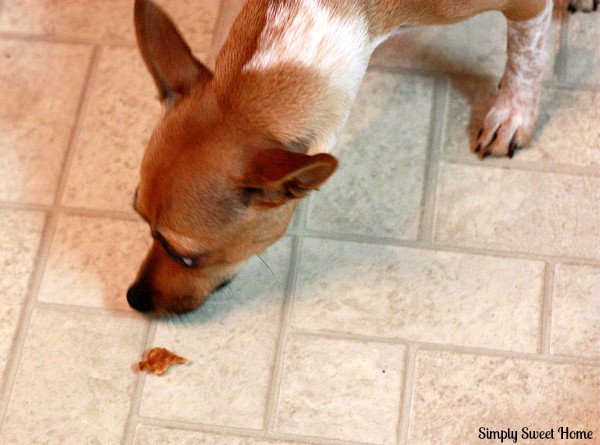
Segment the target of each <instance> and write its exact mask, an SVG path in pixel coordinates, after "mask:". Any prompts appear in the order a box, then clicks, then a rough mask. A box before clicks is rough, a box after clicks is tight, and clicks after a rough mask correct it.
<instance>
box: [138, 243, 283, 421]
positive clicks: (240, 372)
mask: <svg viewBox="0 0 600 445" xmlns="http://www.w3.org/2000/svg"><path fill="white" fill-rule="evenodd" d="M290 249H291V243H290V240H289V239H287V238H284V239H283V240H282V241H280V242H279V243H278V244H277V245H276V246H274V247H273V248H271V249H270V250H269V251H268V252H266V253H265V254H263V255H261V256H262V258H263V259H264V260H265V262H266V263H267V264H268V265H269V267H270V268H271V269H272V271H273V273H274V275H273V274H272V273H271V271H269V269H268V268H267V266H266V265H265V264H264V263H263V262H262V261H260V260H259V259H257V258H253V259H251V260H250V262H249V264H247V265H246V266H245V267H244V268H243V269H242V270H241V272H240V273H239V274H238V276H237V277H236V278H235V280H234V281H233V282H232V283H231V284H230V285H229V286H228V287H226V288H225V289H223V290H222V291H220V292H218V293H217V294H215V295H213V296H212V297H211V298H210V299H209V300H208V301H207V302H206V303H205V304H204V305H203V306H202V307H200V308H199V309H198V310H197V311H196V312H195V313H194V314H192V315H190V316H188V317H186V318H184V321H183V322H181V323H178V322H176V323H168V322H167V323H161V324H159V326H158V330H157V333H156V338H155V344H156V345H160V346H163V347H166V348H169V349H171V350H173V351H175V352H177V353H179V354H181V355H183V356H184V357H187V358H189V359H190V360H191V363H190V364H189V365H187V366H180V367H178V368H176V369H173V370H172V372H169V373H168V374H166V375H165V376H162V377H160V378H157V377H154V376H148V377H146V380H145V384H144V392H143V396H142V404H141V408H140V412H141V415H142V416H149V417H158V418H166V419H175V420H185V421H189V422H200V423H208V424H215V425H225V426H231V427H240V428H252V429H262V428H263V427H264V415H265V412H264V411H265V404H266V401H267V393H268V389H269V384H270V378H271V368H272V366H273V360H274V354H275V346H276V342H277V338H278V335H279V325H280V313H281V305H282V302H283V298H284V297H283V295H284V291H283V290H284V288H285V286H286V275H287V270H288V267H289V256H290ZM188 318H191V319H192V321H193V322H189V321H186V320H188ZM173 400H177V403H172V401H173Z"/></svg>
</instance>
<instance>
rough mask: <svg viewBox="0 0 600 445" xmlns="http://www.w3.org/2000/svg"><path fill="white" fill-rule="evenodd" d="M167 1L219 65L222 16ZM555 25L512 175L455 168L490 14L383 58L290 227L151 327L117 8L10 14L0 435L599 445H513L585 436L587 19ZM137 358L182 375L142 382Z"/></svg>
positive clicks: (595, 59)
mask: <svg viewBox="0 0 600 445" xmlns="http://www.w3.org/2000/svg"><path fill="white" fill-rule="evenodd" d="M227 1H229V0H227ZM161 3H162V4H163V5H165V6H166V8H167V9H168V10H169V11H170V12H171V14H172V15H173V16H175V18H176V20H177V22H178V23H179V24H180V26H181V28H182V30H183V32H184V34H185V35H186V36H187V37H188V38H189V39H190V41H191V44H192V47H193V48H194V50H195V52H196V53H197V54H199V55H200V56H201V57H202V58H210V55H211V54H212V52H211V51H212V47H211V45H212V43H211V42H212V41H213V36H219V35H222V34H223V30H222V29H220V28H218V27H217V23H218V22H219V20H218V17H219V16H221V17H222V16H223V13H224V12H226V11H225V10H224V9H220V5H219V2H218V0H170V1H166V0H164V1H161ZM229 5H231V3H229ZM219 11H221V15H219ZM225 15H226V14H225ZM561 23H562V26H560V27H558V26H557V27H556V28H555V31H554V33H553V38H552V40H553V62H554V63H553V67H552V69H551V70H550V72H549V73H548V75H547V77H546V84H545V87H546V94H545V97H544V104H543V108H542V112H541V117H540V127H539V129H538V132H537V136H536V139H535V141H534V142H533V144H532V147H531V149H528V150H525V151H522V152H520V153H518V155H517V156H515V158H514V159H512V160H507V159H487V160H485V161H483V162H480V161H478V160H476V159H475V158H474V157H473V156H472V155H471V153H470V152H469V143H470V142H471V141H472V140H473V135H474V134H476V132H477V127H476V125H477V122H479V120H480V119H481V114H482V113H483V112H484V111H485V109H486V107H487V106H489V104H490V100H491V98H492V97H493V91H494V85H495V84H496V82H497V78H498V76H499V75H500V74H501V70H502V65H503V63H504V55H503V50H502V48H503V46H504V30H505V25H504V23H503V20H502V19H501V17H498V16H497V15H494V14H487V15H484V16H480V17H478V18H475V19H473V20H470V21H468V22H466V23H463V24H460V25H454V26H451V27H441V28H434V29H413V30H409V31H407V32H406V33H405V34H403V35H401V36H399V37H398V38H396V39H395V40H394V41H391V42H388V43H387V44H386V45H385V46H383V47H381V48H380V49H379V50H378V52H377V54H376V55H375V57H374V58H373V62H372V68H371V69H370V71H369V73H368V74H367V76H366V78H365V81H364V84H363V86H362V89H361V92H360V94H359V97H358V99H357V102H356V105H355V108H354V112H353V113H352V115H351V117H350V120H349V123H348V126H347V129H346V131H345V133H344V134H343V135H342V137H341V140H340V144H339V146H338V147H337V148H336V150H335V153H336V154H337V155H338V157H339V159H340V161H341V167H340V169H339V171H338V172H337V173H336V175H335V176H334V177H333V179H332V180H331V181H330V182H329V183H328V184H327V185H326V186H324V187H323V188H322V190H321V191H320V192H318V193H317V194H314V195H313V196H312V197H311V198H310V200H309V201H307V202H305V203H304V204H303V205H302V206H301V209H300V212H299V214H298V217H297V218H296V220H295V224H294V225H293V227H292V228H291V229H290V230H289V233H288V235H287V236H286V237H285V238H284V239H283V240H282V241H281V242H279V243H278V244H277V245H275V246H274V247H273V248H272V249H270V250H269V251H268V252H267V253H265V255H264V256H263V260H264V263H263V262H262V261H260V260H259V259H257V258H256V259H252V260H251V261H250V262H249V263H248V265H247V266H246V267H245V268H244V269H243V271H242V272H241V274H240V276H239V277H238V278H236V280H235V281H234V283H233V284H232V285H231V286H230V287H229V288H227V289H226V290H224V291H222V292H220V293H219V294H217V295H215V296H213V297H212V298H211V299H210V301H209V302H208V303H207V304H206V305H205V306H203V307H202V308H201V309H200V310H199V311H198V312H197V313H195V314H193V315H191V316H189V317H186V318H184V319H182V320H171V321H149V320H147V319H145V318H143V317H140V316H138V315H136V314H134V313H132V312H131V311H129V310H128V308H127V305H126V303H125V301H124V291H125V289H126V287H127V285H128V283H129V282H130V281H131V280H132V278H133V277H134V274H135V272H136V268H137V265H138V263H139V261H140V259H141V258H142V257H143V255H144V249H145V248H146V247H147V245H148V243H149V237H148V236H147V228H146V227H145V225H144V224H143V223H142V222H140V221H139V219H138V218H137V217H136V216H135V215H134V214H133V212H132V211H131V209H130V202H131V196H132V192H133V189H134V187H135V184H136V183H137V170H138V165H139V162H140V158H141V155H142V153H143V149H144V145H145V142H146V140H147V139H148V136H149V133H150V130H151V128H152V126H153V124H154V122H155V121H156V119H157V117H158V116H159V114H160V107H159V105H158V103H157V102H156V100H155V96H156V93H155V91H154V87H153V84H152V82H151V79H150V77H149V75H148V74H147V73H146V71H145V69H144V66H143V64H142V62H141V60H140V59H139V57H138V55H137V51H136V48H135V44H134V35H133V31H132V25H131V5H130V2H128V1H123V0H102V1H100V0H94V1H88V0H85V1H84V0H61V1H59V2H58V1H50V0H36V1H33V0H32V1H23V0H3V1H0V97H2V103H1V105H0V153H1V156H0V267H1V270H2V272H1V273H0V298H1V302H2V304H1V306H0V359H1V362H0V364H1V367H2V369H1V373H0V378H1V379H0V390H1V393H0V421H1V429H0V443H1V444H6V445H13V444H16V445H18V444H77V445H79V444H110V445H114V444H119V443H123V444H136V445H146V444H157V445H158V444H210V445H213V444H217V445H219V444H223V445H259V444H260V445H267V444H270V445H275V444H279V445H283V444H313V445H325V444H329V445H341V444H385V445H392V444H394V445H395V444H414V445H422V444H452V445H454V444H456V445H462V444H480V443H499V442H498V441H495V442H493V441H484V440H480V439H479V438H478V434H479V428H480V427H487V428H490V429H500V428H509V427H510V428H512V429H520V428H522V427H529V428H534V429H550V428H555V429H556V428H557V427H560V426H567V427H569V428H571V429H575V430H592V431H593V432H594V436H593V437H594V438H593V439H592V440H587V441H576V440H571V441H569V442H567V441H559V440H554V441H552V440H550V441H543V442H539V441H538V442H531V441H529V442H528V441H523V440H520V441H519V443H566V444H575V443H582V444H583V443H585V444H600V46H599V43H598V42H600V15H598V14H596V15H577V16H573V17H567V18H565V19H564V20H563V21H562V22H561ZM265 263H266V264H268V265H269V266H270V269H271V270H269V269H267V267H266V266H265ZM151 345H161V346H165V347H169V348H172V349H174V350H175V351H177V352H179V353H181V354H183V355H185V356H187V357H189V358H190V359H191V360H192V363H191V364H190V365H187V366H181V367H179V368H177V369H173V370H172V371H171V372H169V373H168V374H167V375H166V376H164V377H160V378H157V377H152V376H144V375H139V374H136V373H134V372H133V371H132V369H131V365H132V364H133V363H134V362H135V361H136V360H137V359H138V357H139V356H140V355H141V353H142V351H143V350H144V349H145V348H146V347H148V346H151Z"/></svg>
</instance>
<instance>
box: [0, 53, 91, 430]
mask: <svg viewBox="0 0 600 445" xmlns="http://www.w3.org/2000/svg"><path fill="white" fill-rule="evenodd" d="M95 54H96V48H95V47H93V48H92V51H91V54H90V58H89V60H88V66H87V70H86V73H85V77H84V79H83V82H82V85H81V92H80V94H79V99H78V103H77V107H76V110H75V113H74V120H73V128H72V129H71V133H70V134H69V138H68V142H67V145H66V149H65V152H64V153H63V156H64V158H63V160H62V165H61V170H60V175H59V178H58V185H57V189H56V190H55V193H54V200H53V203H54V204H53V206H52V207H50V208H49V209H48V211H47V212H46V220H45V223H44V227H43V229H42V234H41V237H40V244H39V246H38V251H37V254H36V257H35V262H34V266H33V268H32V272H31V275H30V281H29V286H28V289H27V297H26V299H25V304H24V306H23V308H22V309H21V314H20V316H19V322H18V324H17V329H16V330H15V333H14V334H13V340H12V347H11V354H10V356H9V360H8V361H7V364H6V368H5V372H4V382H3V384H2V388H1V393H0V394H1V396H2V397H1V399H0V425H2V427H3V426H4V422H5V420H6V416H7V413H8V406H9V402H10V396H11V393H12V389H13V386H14V383H15V381H16V378H17V372H18V369H19V367H20V364H21V359H22V355H23V349H24V347H25V342H26V339H27V334H28V331H29V325H30V322H31V317H32V315H33V312H34V310H35V309H36V306H37V294H38V292H39V288H40V285H41V282H42V278H43V275H44V271H45V268H46V264H47V263H48V260H49V257H50V248H51V245H52V240H53V238H54V233H55V231H56V228H57V225H58V218H59V215H58V212H56V211H55V209H53V207H54V205H56V203H57V199H58V193H57V192H58V187H59V185H60V183H61V182H62V181H63V178H64V176H65V172H64V167H65V162H66V160H67V158H68V156H69V153H70V151H71V149H72V143H73V137H74V134H75V132H76V128H77V126H78V121H79V115H80V113H81V108H82V105H83V103H84V101H85V98H86V97H87V89H88V83H89V80H90V77H91V75H92V72H93V69H94V65H95V63H94V61H95Z"/></svg>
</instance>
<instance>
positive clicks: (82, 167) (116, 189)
mask: <svg viewBox="0 0 600 445" xmlns="http://www.w3.org/2000/svg"><path fill="white" fill-rule="evenodd" d="M88 94H89V97H88V99H87V101H86V104H85V106H84V109H83V110H82V122H81V126H80V130H79V133H78V135H77V137H76V140H75V142H74V147H73V150H74V152H75V154H74V157H73V162H72V164H71V166H70V170H69V176H68V180H67V186H66V190H65V195H64V197H63V203H64V204H66V205H69V206H74V207H87V208H99V209H107V210H120V211H129V212H131V214H132V215H133V210H132V209H131V203H132V200H133V190H135V187H136V185H137V183H138V181H139V166H140V163H141V160H142V156H143V154H144V149H145V148H146V144H147V143H148V139H149V138H150V134H151V132H152V129H153V128H154V125H155V124H156V121H157V120H158V117H159V116H160V113H161V106H160V103H159V101H158V100H157V97H156V94H157V92H156V88H155V86H154V82H153V81H152V78H151V77H150V75H149V74H148V73H147V71H146V67H145V66H144V63H143V62H142V59H141V57H140V56H139V55H138V52H137V50H136V49H134V48H103V49H102V50H101V51H100V54H99V57H98V62H97V69H96V71H95V72H94V75H93V77H92V78H91V80H90V87H89V93H88ZM90 178H94V180H93V181H90Z"/></svg>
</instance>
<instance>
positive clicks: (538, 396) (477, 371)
mask: <svg viewBox="0 0 600 445" xmlns="http://www.w3.org/2000/svg"><path fill="white" fill-rule="evenodd" d="M599 390H600V370H599V369H598V368H597V367H586V366H578V365H569V364H554V363H545V362H541V361H527V360H514V359H507V358H503V357H486V356H484V355H482V356H476V355H471V354H455V353H448V352H442V351H439V352H438V351H435V352H428V351H423V352H419V354H418V356H417V362H416V368H415V383H414V386H413V391H414V396H413V398H412V404H411V413H410V426H409V431H408V441H407V443H409V444H415V445H416V444H419V445H426V444H439V443H452V444H455V443H460V444H465V445H467V444H478V443H482V439H481V438H480V437H479V434H480V428H484V433H485V428H487V429H489V430H500V429H504V430H506V429H508V428H509V427H510V428H512V429H513V430H517V431H518V432H519V437H518V443H528V444H533V443H539V442H540V440H539V439H538V440H523V439H524V438H523V437H521V436H520V435H521V434H522V428H528V430H538V431H539V430H550V429H551V428H554V434H555V436H554V441H551V442H548V443H578V444H593V443H598V441H597V440H591V441H563V442H561V441H560V440H558V439H559V437H560V434H559V432H558V428H559V427H561V426H562V427H568V428H569V429H571V430H583V431H589V430H591V431H594V432H596V431H598V430H599V429H600V404H599V403H598V391H599ZM484 437H485V436H484Z"/></svg>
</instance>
